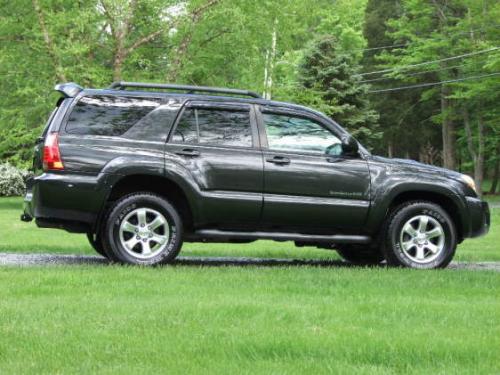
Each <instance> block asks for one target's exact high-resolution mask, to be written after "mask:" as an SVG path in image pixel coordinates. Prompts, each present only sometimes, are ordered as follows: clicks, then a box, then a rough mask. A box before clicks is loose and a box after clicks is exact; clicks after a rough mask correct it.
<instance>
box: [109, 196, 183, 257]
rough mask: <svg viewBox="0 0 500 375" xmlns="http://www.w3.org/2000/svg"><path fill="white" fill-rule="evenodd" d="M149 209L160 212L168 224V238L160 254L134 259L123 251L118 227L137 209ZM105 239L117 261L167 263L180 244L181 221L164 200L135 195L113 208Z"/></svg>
mask: <svg viewBox="0 0 500 375" xmlns="http://www.w3.org/2000/svg"><path fill="white" fill-rule="evenodd" d="M142 207H144V208H151V209H154V210H156V211H158V212H160V213H161V214H162V215H163V216H164V217H165V219H166V220H167V222H168V225H169V230H170V237H169V240H168V244H167V246H166V247H165V249H163V250H162V252H161V253H159V254H157V255H155V256H154V257H153V258H149V259H141V258H136V257H134V256H133V255H131V254H129V253H128V252H127V250H125V249H124V248H123V246H122V244H121V241H120V225H121V223H122V221H123V219H124V218H125V217H126V216H127V215H128V214H129V213H130V212H131V211H133V210H135V209H137V208H142ZM106 239H107V241H108V243H109V247H110V250H111V251H112V252H113V254H114V255H115V257H116V258H117V259H118V261H120V262H123V263H128V264H137V265H155V264H162V263H167V262H169V261H171V260H173V259H174V258H175V256H176V255H177V254H178V252H179V250H180V246H181V244H182V221H181V219H180V216H179V214H178V213H177V211H176V210H175V208H174V207H173V206H172V205H171V204H170V203H168V202H167V201H166V200H164V199H162V198H160V197H158V196H154V195H148V194H135V195H133V196H130V197H126V198H124V199H123V200H121V201H120V202H118V204H117V205H116V206H115V207H114V208H113V210H112V212H111V214H110V216H109V218H108V221H107V225H106Z"/></svg>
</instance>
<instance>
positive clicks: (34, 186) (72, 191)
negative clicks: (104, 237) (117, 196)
mask: <svg viewBox="0 0 500 375" xmlns="http://www.w3.org/2000/svg"><path fill="white" fill-rule="evenodd" d="M102 180H103V177H101V178H99V177H97V176H82V175H70V174H64V175H63V174H55V173H44V174H42V175H40V176H37V177H34V178H32V179H30V180H28V181H27V184H26V195H25V196H24V210H23V211H24V212H23V214H22V215H21V220H23V221H31V220H33V219H35V221H36V224H37V225H38V226H39V227H44V228H47V227H48V228H61V229H66V230H69V231H71V232H86V231H88V230H89V228H91V227H92V225H93V224H94V222H95V221H96V218H97V215H98V213H99V211H100V209H101V207H102V203H103V201H104V197H105V194H104V188H103V187H104V186H105V184H104V182H103V181H102Z"/></svg>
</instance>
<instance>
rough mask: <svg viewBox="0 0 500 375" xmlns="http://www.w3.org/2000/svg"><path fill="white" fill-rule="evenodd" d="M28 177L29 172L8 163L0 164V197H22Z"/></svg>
mask: <svg viewBox="0 0 500 375" xmlns="http://www.w3.org/2000/svg"><path fill="white" fill-rule="evenodd" d="M30 176H31V172H29V171H26V170H24V169H18V168H16V167H14V166H12V165H10V164H8V163H4V164H0V196H4V197H10V196H15V195H23V194H24V192H25V189H26V180H27V179H28V177H30Z"/></svg>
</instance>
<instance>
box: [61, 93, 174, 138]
mask: <svg viewBox="0 0 500 375" xmlns="http://www.w3.org/2000/svg"><path fill="white" fill-rule="evenodd" d="M176 110H178V106H177V108H176V107H175V106H172V105H169V104H167V105H163V106H160V99H156V98H134V97H128V96H89V97H83V98H81V99H80V100H79V102H78V103H77V104H76V106H75V107H74V109H73V111H72V112H71V115H70V117H69V120H68V123H67V125H66V132H68V133H72V134H84V135H89V134H90V135H108V136H128V137H140V139H151V140H159V139H160V138H161V137H162V135H163V134H166V133H167V130H168V126H170V125H171V123H172V121H173V118H174V117H175V111H176ZM159 132H160V133H159Z"/></svg>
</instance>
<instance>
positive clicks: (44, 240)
mask: <svg viewBox="0 0 500 375" xmlns="http://www.w3.org/2000/svg"><path fill="white" fill-rule="evenodd" d="M21 206H22V200H21V198H0V228H2V232H3V233H6V235H4V236H0V252H23V253H66V254H95V252H94V250H93V249H92V248H91V247H90V245H89V244H88V242H87V238H86V237H85V235H81V234H71V233H67V232H65V231H62V230H55V229H40V228H37V227H36V225H35V224H34V223H23V222H21V221H20V220H19V215H20V214H21ZM499 243H500V209H499V208H494V209H492V226H491V229H490V233H489V234H488V235H487V236H484V237H480V238H476V239H468V240H465V241H464V242H463V243H462V244H460V245H459V247H458V250H457V255H456V257H455V259H456V260H458V261H487V260H491V261H500V246H498V244H499ZM181 255H183V256H246V257H263V258H271V257H274V258H304V259H338V256H337V253H336V252H334V251H327V250H320V249H316V248H313V247H305V248H297V247H295V245H294V244H293V242H273V241H257V242H253V243H250V244H243V245H237V244H189V243H186V244H184V246H183V248H182V251H181Z"/></svg>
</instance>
